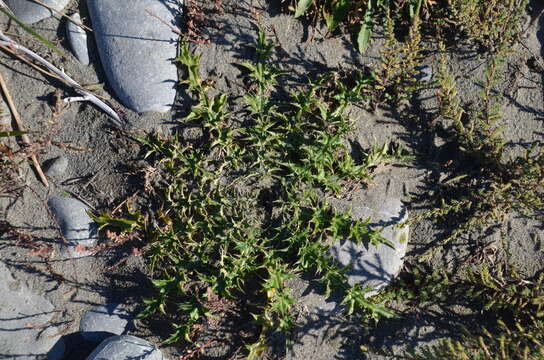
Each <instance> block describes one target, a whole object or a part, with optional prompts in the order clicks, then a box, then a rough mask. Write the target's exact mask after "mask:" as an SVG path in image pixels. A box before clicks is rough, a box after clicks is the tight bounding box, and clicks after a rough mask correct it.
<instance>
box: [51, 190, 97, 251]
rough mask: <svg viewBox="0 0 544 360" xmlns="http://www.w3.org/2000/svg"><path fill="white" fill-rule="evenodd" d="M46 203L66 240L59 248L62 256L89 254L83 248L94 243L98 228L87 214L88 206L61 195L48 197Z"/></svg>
mask: <svg viewBox="0 0 544 360" xmlns="http://www.w3.org/2000/svg"><path fill="white" fill-rule="evenodd" d="M47 204H48V205H49V207H50V208H51V211H52V212H53V215H54V216H55V219H56V220H57V223H58V225H59V227H60V230H61V233H62V236H64V238H65V239H66V241H67V243H65V244H63V245H62V249H61V250H62V253H63V255H64V257H69V258H80V257H84V256H89V255H91V251H88V250H86V249H85V248H87V247H92V246H95V245H96V242H97V241H98V229H97V226H96V223H95V222H94V221H93V220H92V219H91V218H90V216H89V215H88V214H87V211H88V210H89V207H88V206H87V205H85V204H84V203H82V202H81V201H79V200H76V199H72V198H66V197H61V196H55V197H53V198H51V199H49V201H48V202H47Z"/></svg>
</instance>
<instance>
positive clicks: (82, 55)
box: [66, 13, 89, 65]
mask: <svg viewBox="0 0 544 360" xmlns="http://www.w3.org/2000/svg"><path fill="white" fill-rule="evenodd" d="M72 20H74V21H75V22H79V23H81V16H79V14H78V13H75V14H73V15H72ZM66 36H67V37H68V41H69V42H70V47H71V48H72V52H73V53H74V55H75V57H76V58H77V59H78V60H79V62H81V63H82V64H83V65H89V47H88V46H87V33H86V32H85V30H84V29H83V28H82V27H81V26H79V25H76V24H75V23H73V22H72V21H67V22H66Z"/></svg>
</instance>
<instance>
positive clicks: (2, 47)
mask: <svg viewBox="0 0 544 360" xmlns="http://www.w3.org/2000/svg"><path fill="white" fill-rule="evenodd" d="M0 49H2V50H4V51H6V52H8V53H10V54H11V55H13V56H15V57H16V58H18V59H19V60H21V61H24V62H25V63H27V64H28V66H30V67H32V68H33V69H34V70H36V71H39V72H41V73H42V74H45V75H47V76H50V77H52V78H55V79H57V80H59V81H62V78H61V77H59V76H57V75H55V74H53V73H52V72H49V71H47V70H45V69H42V68H41V67H39V66H38V65H36V64H34V63H33V62H32V60H30V59H29V58H28V57H26V56H24V55H21V54H19V53H18V52H17V51H15V50H13V49H12V48H10V47H7V46H3V45H0Z"/></svg>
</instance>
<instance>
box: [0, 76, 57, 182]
mask: <svg viewBox="0 0 544 360" xmlns="http://www.w3.org/2000/svg"><path fill="white" fill-rule="evenodd" d="M0 87H2V92H3V93H4V96H5V97H6V100H7V102H8V105H9V108H10V110H11V113H12V114H13V118H14V119H15V123H16V124H17V128H18V130H19V131H24V130H25V128H24V126H23V122H22V120H21V117H20V116H19V113H18V112H17V108H16V107H15V104H14V103H13V99H12V98H11V95H10V94H9V91H8V87H7V85H6V82H5V81H4V77H3V76H2V74H0ZM21 140H22V141H23V142H24V143H25V145H30V139H29V138H28V136H27V135H26V134H22V135H21ZM30 159H31V160H32V164H33V165H34V168H35V169H36V172H37V173H38V176H39V177H40V180H41V181H42V183H43V184H44V185H45V186H49V182H48V181H47V178H46V177H45V174H44V173H43V171H42V167H41V166H40V163H39V162H38V158H37V157H36V154H31V155H30Z"/></svg>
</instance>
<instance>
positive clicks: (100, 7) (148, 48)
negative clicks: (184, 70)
mask: <svg viewBox="0 0 544 360" xmlns="http://www.w3.org/2000/svg"><path fill="white" fill-rule="evenodd" d="M87 6H88V8H89V13H90V15H91V21H92V24H93V31H94V36H95V39H96V43H97V46H98V52H99V54H100V59H101V61H102V66H103V67H104V71H105V73H106V76H107V78H108V81H109V84H110V85H111V87H112V88H113V90H114V91H115V94H116V95H117V97H118V98H119V100H120V101H121V102H122V103H123V104H124V105H125V106H127V107H128V108H130V109H132V110H134V111H136V112H139V113H142V112H148V111H157V112H167V111H169V110H170V109H171V107H172V105H173V103H174V99H175V96H176V89H175V86H176V84H177V81H178V76H177V67H176V65H175V64H174V63H173V60H174V59H175V58H176V55H177V35H176V34H175V33H173V32H172V30H171V29H170V28H169V27H168V26H166V25H165V24H163V23H161V22H160V21H159V20H158V19H156V18H155V17H153V16H151V15H150V14H149V13H152V14H154V15H155V16H157V17H159V18H160V19H161V20H162V21H164V22H166V23H167V24H169V25H171V26H173V27H177V26H178V24H177V23H176V19H177V15H178V14H177V11H179V9H178V5H177V4H176V3H175V2H171V1H165V0H130V2H127V1H119V0H89V1H87Z"/></svg>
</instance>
